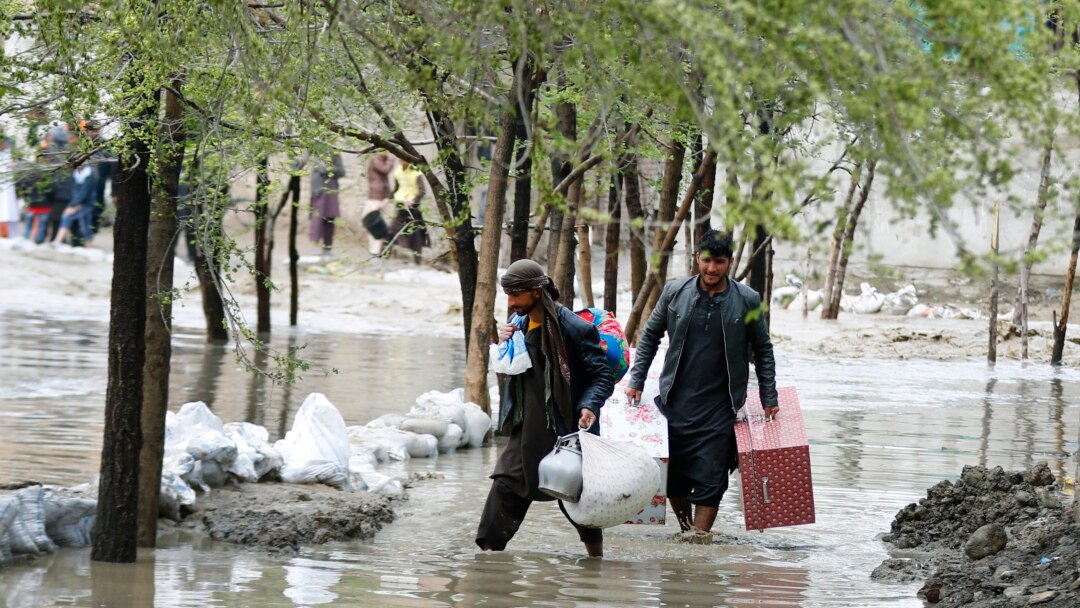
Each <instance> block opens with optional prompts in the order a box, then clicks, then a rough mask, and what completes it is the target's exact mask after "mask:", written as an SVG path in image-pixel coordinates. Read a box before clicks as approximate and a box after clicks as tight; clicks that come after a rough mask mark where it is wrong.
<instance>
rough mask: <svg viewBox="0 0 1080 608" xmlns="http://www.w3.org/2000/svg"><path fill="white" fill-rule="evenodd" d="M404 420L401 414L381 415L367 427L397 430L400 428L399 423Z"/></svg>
mask: <svg viewBox="0 0 1080 608" xmlns="http://www.w3.org/2000/svg"><path fill="white" fill-rule="evenodd" d="M404 419H405V417H404V416H402V415H401V414H383V415H382V416H379V417H378V418H376V419H374V420H372V421H371V422H369V423H367V426H370V427H371V428H387V427H389V428H392V429H397V428H401V421H402V420H404Z"/></svg>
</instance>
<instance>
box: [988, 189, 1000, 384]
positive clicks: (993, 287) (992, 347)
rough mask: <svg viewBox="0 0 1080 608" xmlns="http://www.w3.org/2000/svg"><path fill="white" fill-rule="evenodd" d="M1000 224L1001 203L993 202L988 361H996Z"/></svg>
mask: <svg viewBox="0 0 1080 608" xmlns="http://www.w3.org/2000/svg"><path fill="white" fill-rule="evenodd" d="M1000 226H1001V203H994V224H993V226H992V227H991V228H990V254H991V255H992V256H993V264H992V266H993V270H992V275H991V277H990V340H989V344H988V345H987V350H986V360H987V361H988V362H989V363H995V362H996V361H997V339H998V331H997V322H998V320H997V316H998V279H999V274H1000V268H999V267H998V262H997V254H998V237H999V236H1000V234H999V233H1000V230H999V228H1000Z"/></svg>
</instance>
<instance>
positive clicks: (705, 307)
mask: <svg viewBox="0 0 1080 608" xmlns="http://www.w3.org/2000/svg"><path fill="white" fill-rule="evenodd" d="M696 249H697V251H696V253H695V254H694V256H695V260H696V261H697V266H698V274H697V275H696V276H691V277H689V278H687V279H682V280H678V281H672V282H671V283H668V284H667V285H666V286H665V287H664V292H663V294H661V296H660V298H659V300H657V302H656V307H655V308H653V311H652V314H651V315H649V320H648V322H647V323H646V324H645V329H644V330H642V333H641V339H640V340H639V341H638V345H637V353H636V358H635V359H634V368H633V371H632V372H631V376H630V383H629V387H628V388H627V389H626V396H627V397H628V398H629V399H630V401H631V402H633V401H635V400H638V399H641V389H642V387H643V386H644V385H645V376H646V374H647V373H648V371H649V365H651V364H652V360H653V357H655V356H656V351H657V346H658V345H659V343H660V338H662V337H663V335H664V333H665V332H666V333H667V335H668V340H669V344H668V351H667V355H666V356H665V358H664V370H663V372H662V373H661V376H660V395H659V396H658V397H657V405H658V406H659V407H660V409H661V411H662V412H664V415H665V416H667V419H668V444H669V446H670V460H669V461H668V483H667V495H668V500H669V501H670V502H671V508H672V510H673V511H674V512H675V517H676V519H677V520H678V521H679V527H680V528H681V529H682V530H683V531H684V532H687V531H690V530H694V531H697V532H709V531H710V530H711V529H712V525H713V522H714V521H715V520H716V512H717V508H718V507H719V505H720V499H721V498H723V496H724V492H725V491H727V487H728V474H729V473H730V472H731V471H733V470H735V467H736V466H737V464H738V451H737V448H736V445H735V415H736V412H737V411H738V410H739V408H741V407H742V406H743V403H745V401H746V386H747V382H748V380H749V377H750V365H749V357H748V355H749V354H750V353H752V354H753V357H754V370H755V371H756V372H757V378H758V392H759V394H760V396H761V403H762V405H763V406H764V409H765V416H766V417H768V418H771V417H773V416H775V415H776V412H777V396H776V364H775V362H774V360H773V348H772V342H771V341H770V340H769V329H768V327H767V326H766V325H765V316H764V314H763V312H764V311H763V310H762V308H761V296H760V295H758V293H757V292H756V291H754V290H753V289H750V288H749V287H747V286H745V285H743V284H741V283H738V282H736V281H732V280H729V279H728V276H727V274H728V269H729V267H730V265H731V255H732V241H731V235H726V234H720V233H719V232H717V231H715V230H712V231H710V232H708V233H706V234H705V236H703V237H702V239H701V241H700V242H698V244H697V248H696ZM691 505H693V506H694V507H696V509H695V508H693V507H692V506H691ZM692 510H693V513H691V511H692Z"/></svg>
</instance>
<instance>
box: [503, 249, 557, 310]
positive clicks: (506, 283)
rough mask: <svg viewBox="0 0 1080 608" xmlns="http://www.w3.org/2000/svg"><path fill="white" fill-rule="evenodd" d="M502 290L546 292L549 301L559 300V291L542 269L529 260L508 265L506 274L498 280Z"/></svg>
mask: <svg viewBox="0 0 1080 608" xmlns="http://www.w3.org/2000/svg"><path fill="white" fill-rule="evenodd" d="M499 284H500V285H502V288H503V289H538V288H541V287H542V288H544V289H546V290H547V292H548V295H550V296H551V299H553V300H558V299H559V290H558V289H556V288H555V284H554V283H553V282H552V281H551V277H549V276H547V274H546V273H545V272H544V269H543V267H541V266H540V264H537V263H536V262H534V261H532V260H529V259H522V260H518V261H516V262H514V263H513V264H510V267H509V268H507V269H506V272H505V273H504V274H503V275H502V278H501V279H499Z"/></svg>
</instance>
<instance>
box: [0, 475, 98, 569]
mask: <svg viewBox="0 0 1080 608" xmlns="http://www.w3.org/2000/svg"><path fill="white" fill-rule="evenodd" d="M96 513H97V501H95V500H90V499H87V498H82V497H81V496H79V495H78V494H77V493H71V492H68V493H61V492H59V491H57V490H56V489H54V488H46V487H44V486H40V485H33V486H29V487H26V488H23V489H21V490H18V491H16V492H12V493H9V494H4V495H0V563H3V562H5V561H7V560H9V559H12V558H13V557H18V556H23V555H26V556H36V555H41V554H43V553H52V552H53V551H55V550H56V549H57V548H58V547H86V546H89V544H90V531H91V529H92V528H93V527H94V517H95V515H96Z"/></svg>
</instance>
